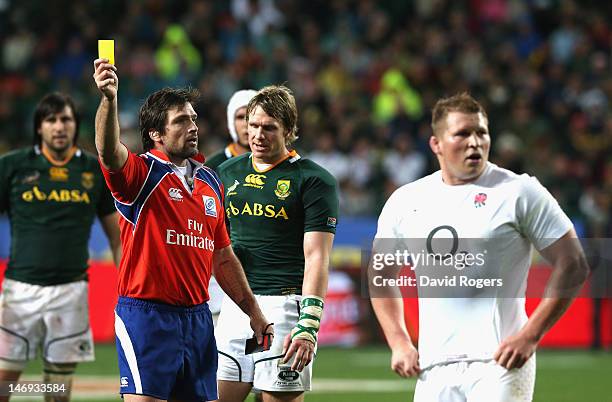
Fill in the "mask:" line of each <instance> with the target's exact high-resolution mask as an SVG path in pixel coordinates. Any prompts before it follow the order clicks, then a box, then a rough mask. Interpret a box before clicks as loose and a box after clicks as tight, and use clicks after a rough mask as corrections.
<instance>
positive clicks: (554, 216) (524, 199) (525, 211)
mask: <svg viewBox="0 0 612 402" xmlns="http://www.w3.org/2000/svg"><path fill="white" fill-rule="evenodd" d="M517 217H518V220H519V228H520V230H521V232H522V233H523V234H524V235H525V236H527V238H529V240H531V242H532V243H533V245H534V246H535V248H536V249H538V250H542V249H544V248H546V247H548V246H550V245H551V244H552V243H554V242H555V241H556V240H558V239H559V238H560V237H562V236H563V235H564V234H566V233H567V232H568V231H569V230H570V229H571V228H572V227H573V224H572V221H571V220H570V219H569V218H568V217H567V215H566V214H565V213H564V212H563V210H562V209H561V207H560V206H559V203H558V202H557V200H555V199H554V197H553V196H552V194H550V192H548V190H547V189H546V188H545V187H544V186H542V185H541V184H540V182H539V181H538V179H536V178H535V177H525V178H523V179H522V180H521V188H520V192H519V196H518V202H517Z"/></svg>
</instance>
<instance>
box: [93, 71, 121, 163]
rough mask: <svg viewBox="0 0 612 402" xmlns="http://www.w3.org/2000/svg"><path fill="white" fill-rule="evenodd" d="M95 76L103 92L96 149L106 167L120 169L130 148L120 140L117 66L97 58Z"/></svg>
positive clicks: (97, 123) (98, 112)
mask: <svg viewBox="0 0 612 402" xmlns="http://www.w3.org/2000/svg"><path fill="white" fill-rule="evenodd" d="M93 77H94V80H95V82H96V86H97V87H98V90H99V91H100V93H101V94H102V100H101V101H100V106H99V107H98V111H97V113H96V123H95V129H96V149H97V150H98V156H99V157H100V161H101V162H102V165H103V166H104V167H105V168H106V169H110V170H119V169H121V168H122V167H123V165H124V164H125V162H126V161H127V158H128V150H127V148H126V147H125V146H124V145H123V144H121V142H120V141H119V113H118V107H117V92H118V89H119V78H118V77H117V68H116V67H115V66H113V65H112V64H109V63H108V60H107V59H96V60H95V61H94V74H93Z"/></svg>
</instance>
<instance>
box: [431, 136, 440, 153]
mask: <svg viewBox="0 0 612 402" xmlns="http://www.w3.org/2000/svg"><path fill="white" fill-rule="evenodd" d="M429 147H430V148H431V151H432V152H433V153H434V154H436V155H439V154H440V139H439V138H438V137H437V136H436V135H432V136H431V137H429Z"/></svg>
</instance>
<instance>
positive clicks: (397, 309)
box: [371, 294, 421, 377]
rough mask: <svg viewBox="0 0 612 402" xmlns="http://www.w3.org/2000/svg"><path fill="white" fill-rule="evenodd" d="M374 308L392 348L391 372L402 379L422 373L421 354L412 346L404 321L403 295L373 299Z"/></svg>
mask: <svg viewBox="0 0 612 402" xmlns="http://www.w3.org/2000/svg"><path fill="white" fill-rule="evenodd" d="M371 302H372V308H373V309H374V313H375V314H376V318H377V319H378V322H379V323H380V326H381V327H382V329H383V332H384V334H385V338H387V343H388V344H389V348H391V370H393V371H395V372H396V373H397V374H398V375H400V376H401V377H412V376H415V375H417V374H419V372H420V370H421V369H420V367H419V353H418V352H417V349H416V348H415V347H414V345H413V344H412V340H411V339H410V334H409V333H408V329H407V328H406V322H405V321H404V304H403V299H402V298H401V295H400V294H398V295H397V296H396V297H389V298H378V297H372V298H371Z"/></svg>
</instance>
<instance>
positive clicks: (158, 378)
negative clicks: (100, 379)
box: [115, 297, 217, 401]
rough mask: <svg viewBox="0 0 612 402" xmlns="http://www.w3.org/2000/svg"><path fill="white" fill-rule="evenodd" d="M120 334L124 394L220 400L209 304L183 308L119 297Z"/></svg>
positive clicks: (118, 325) (118, 339)
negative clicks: (218, 397)
mask: <svg viewBox="0 0 612 402" xmlns="http://www.w3.org/2000/svg"><path fill="white" fill-rule="evenodd" d="M115 335H116V342H117V354H118V357H119V375H120V390H119V392H120V393H121V394H122V395H123V394H137V395H148V396H152V397H155V398H158V399H165V400H168V399H181V400H192V401H212V400H215V399H217V381H216V373H217V345H216V343H215V337H214V329H213V322H212V317H211V314H210V310H209V309H208V304H206V303H204V304H200V305H197V306H193V307H179V306H171V305H168V304H163V303H157V302H150V301H146V300H140V299H133V298H129V297H119V301H118V302H117V307H116V308H115Z"/></svg>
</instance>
